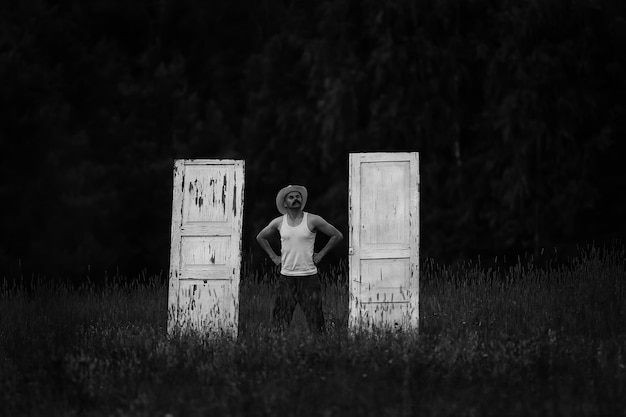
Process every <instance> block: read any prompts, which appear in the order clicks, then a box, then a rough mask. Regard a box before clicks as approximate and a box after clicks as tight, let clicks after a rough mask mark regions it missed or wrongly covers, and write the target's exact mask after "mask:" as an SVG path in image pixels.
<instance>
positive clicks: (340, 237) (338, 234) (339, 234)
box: [335, 230, 343, 242]
mask: <svg viewBox="0 0 626 417" xmlns="http://www.w3.org/2000/svg"><path fill="white" fill-rule="evenodd" d="M335 237H336V238H337V242H340V241H342V240H343V233H341V232H340V231H339V230H337V234H336V235H335Z"/></svg>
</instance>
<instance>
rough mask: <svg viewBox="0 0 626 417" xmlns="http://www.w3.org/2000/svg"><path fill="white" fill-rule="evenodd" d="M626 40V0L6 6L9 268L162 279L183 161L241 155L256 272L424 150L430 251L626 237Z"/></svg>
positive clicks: (341, 220)
mask: <svg viewBox="0 0 626 417" xmlns="http://www.w3.org/2000/svg"><path fill="white" fill-rule="evenodd" d="M624 51H626V3H624V2H623V1H621V0H620V1H609V0H607V1H602V2H598V1H592V0H551V1H533V0H498V1H492V0H471V1H463V2H458V1H448V0H429V1H411V0H388V1H380V0H376V1H374V0H363V1H357V0H334V1H317V2H309V1H295V0H275V1H267V0H261V1H259V0H220V1H211V2H207V1H200V0H176V1H173V0H161V1H154V0H152V1H146V0H134V1H126V0H91V1H78V0H65V1H46V0H29V1H25V0H22V1H12V2H2V3H1V4H0V106H1V107H2V109H3V111H2V112H1V113H0V178H2V180H1V182H0V202H1V204H2V207H3V213H4V214H3V215H2V217H1V224H0V236H1V239H0V265H1V270H0V273H2V274H3V276H18V275H29V274H36V275H37V274H40V275H43V276H79V277H80V276H83V277H84V276H85V275H86V274H91V275H93V276H102V275H103V274H105V273H107V274H122V275H127V276H131V275H133V276H134V275H137V274H141V273H147V274H155V273H156V274H158V273H161V272H162V273H164V275H165V271H167V269H168V263H169V245H170V242H169V240H170V220H171V207H172V201H171V200H172V169H173V164H174V159H176V158H235V159H245V161H246V185H245V190H246V192H245V216H244V242H243V247H244V250H245V251H246V257H248V258H249V257H250V256H252V257H253V258H255V259H256V262H258V261H259V259H261V258H262V257H263V255H262V253H261V251H260V250H259V248H257V247H256V246H255V243H254V236H255V235H256V233H257V232H258V230H259V229H260V228H262V227H263V226H265V224H267V222H269V221H270V220H271V219H272V218H273V217H275V216H277V215H278V213H277V212H276V209H275V206H274V197H275V194H276V192H277V191H278V189H280V188H281V187H282V186H284V185H287V184H298V183H299V184H303V185H306V186H307V187H308V189H309V196H310V200H309V203H308V204H307V210H310V211H311V212H314V213H318V214H320V215H322V216H323V217H324V218H326V219H327V220H329V221H330V222H331V223H333V224H335V225H336V226H337V227H338V228H339V229H341V230H342V231H344V233H345V231H346V230H347V221H348V219H347V210H348V209H347V192H348V190H347V178H348V153H350V152H366V151H418V152H419V153H420V178H421V182H420V202H421V206H420V215H421V228H420V242H421V246H420V251H421V256H422V257H424V258H433V259H435V260H436V261H438V262H447V263H450V262H455V261H459V260H464V259H468V258H474V257H477V256H478V255H480V256H481V257H483V258H488V257H492V258H493V257H495V256H500V255H510V256H515V255H516V254H534V255H536V256H537V255H539V254H542V253H550V254H555V253H556V254H567V253H569V251H571V250H573V248H576V247H577V246H581V245H589V244H594V243H595V244H600V245H601V244H606V243H611V242H614V241H616V240H623V238H624V237H625V236H626V222H624V219H623V215H624V213H626V202H624V198H623V194H624V191H625V190H626V170H625V169H624V168H623V163H622V158H623V157H624V155H625V154H626V145H625V144H624V136H625V133H626V129H625V128H626V103H625V100H624V97H625V95H626V77H625V76H624V74H625V70H626V54H624ZM345 244H347V242H344V245H345ZM338 252H342V251H338ZM344 252H345V251H344ZM329 262H332V260H330V261H329Z"/></svg>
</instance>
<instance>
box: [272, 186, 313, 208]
mask: <svg viewBox="0 0 626 417" xmlns="http://www.w3.org/2000/svg"><path fill="white" fill-rule="evenodd" d="M293 191H297V192H299V193H300V195H301V196H302V206H301V207H300V208H302V209H304V206H305V205H306V200H307V198H308V196H309V192H308V191H307V190H306V188H305V187H303V186H302V185H288V186H286V187H285V188H283V189H282V190H280V191H279V192H278V194H276V208H277V209H278V211H280V212H281V214H285V213H287V208H285V206H284V205H283V203H284V202H285V196H287V194H289V193H291V192H293Z"/></svg>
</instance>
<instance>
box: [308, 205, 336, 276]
mask: <svg viewBox="0 0 626 417" xmlns="http://www.w3.org/2000/svg"><path fill="white" fill-rule="evenodd" d="M311 225H312V226H313V227H314V229H315V230H319V231H320V232H322V233H323V234H325V235H326V236H328V237H330V239H328V242H327V243H326V245H325V246H324V247H323V248H322V250H320V251H319V252H318V253H314V254H313V262H314V263H315V264H318V263H320V262H321V260H322V258H323V257H324V256H326V254H327V253H328V252H330V251H331V250H332V249H333V248H334V247H335V246H337V244H338V243H339V242H341V240H342V239H343V234H342V233H341V232H340V231H339V230H337V228H336V227H335V226H333V225H332V224H330V223H328V222H327V221H326V220H324V219H323V218H322V217H320V216H317V215H313V216H312V217H311Z"/></svg>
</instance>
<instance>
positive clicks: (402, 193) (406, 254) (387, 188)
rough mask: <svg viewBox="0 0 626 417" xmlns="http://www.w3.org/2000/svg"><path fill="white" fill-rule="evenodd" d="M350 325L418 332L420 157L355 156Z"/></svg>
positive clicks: (352, 170) (406, 154)
mask: <svg viewBox="0 0 626 417" xmlns="http://www.w3.org/2000/svg"><path fill="white" fill-rule="evenodd" d="M349 183H350V196H349V200H350V213H349V217H350V299H351V302H350V325H351V327H355V326H356V327H368V328H369V327H394V328H396V327H403V328H417V326H418V319H419V308H418V300H419V280H418V273H419V262H418V260H419V245H418V243H419V210H418V207H419V195H418V193H419V168H418V154H417V153H358V154H350V179H349Z"/></svg>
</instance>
